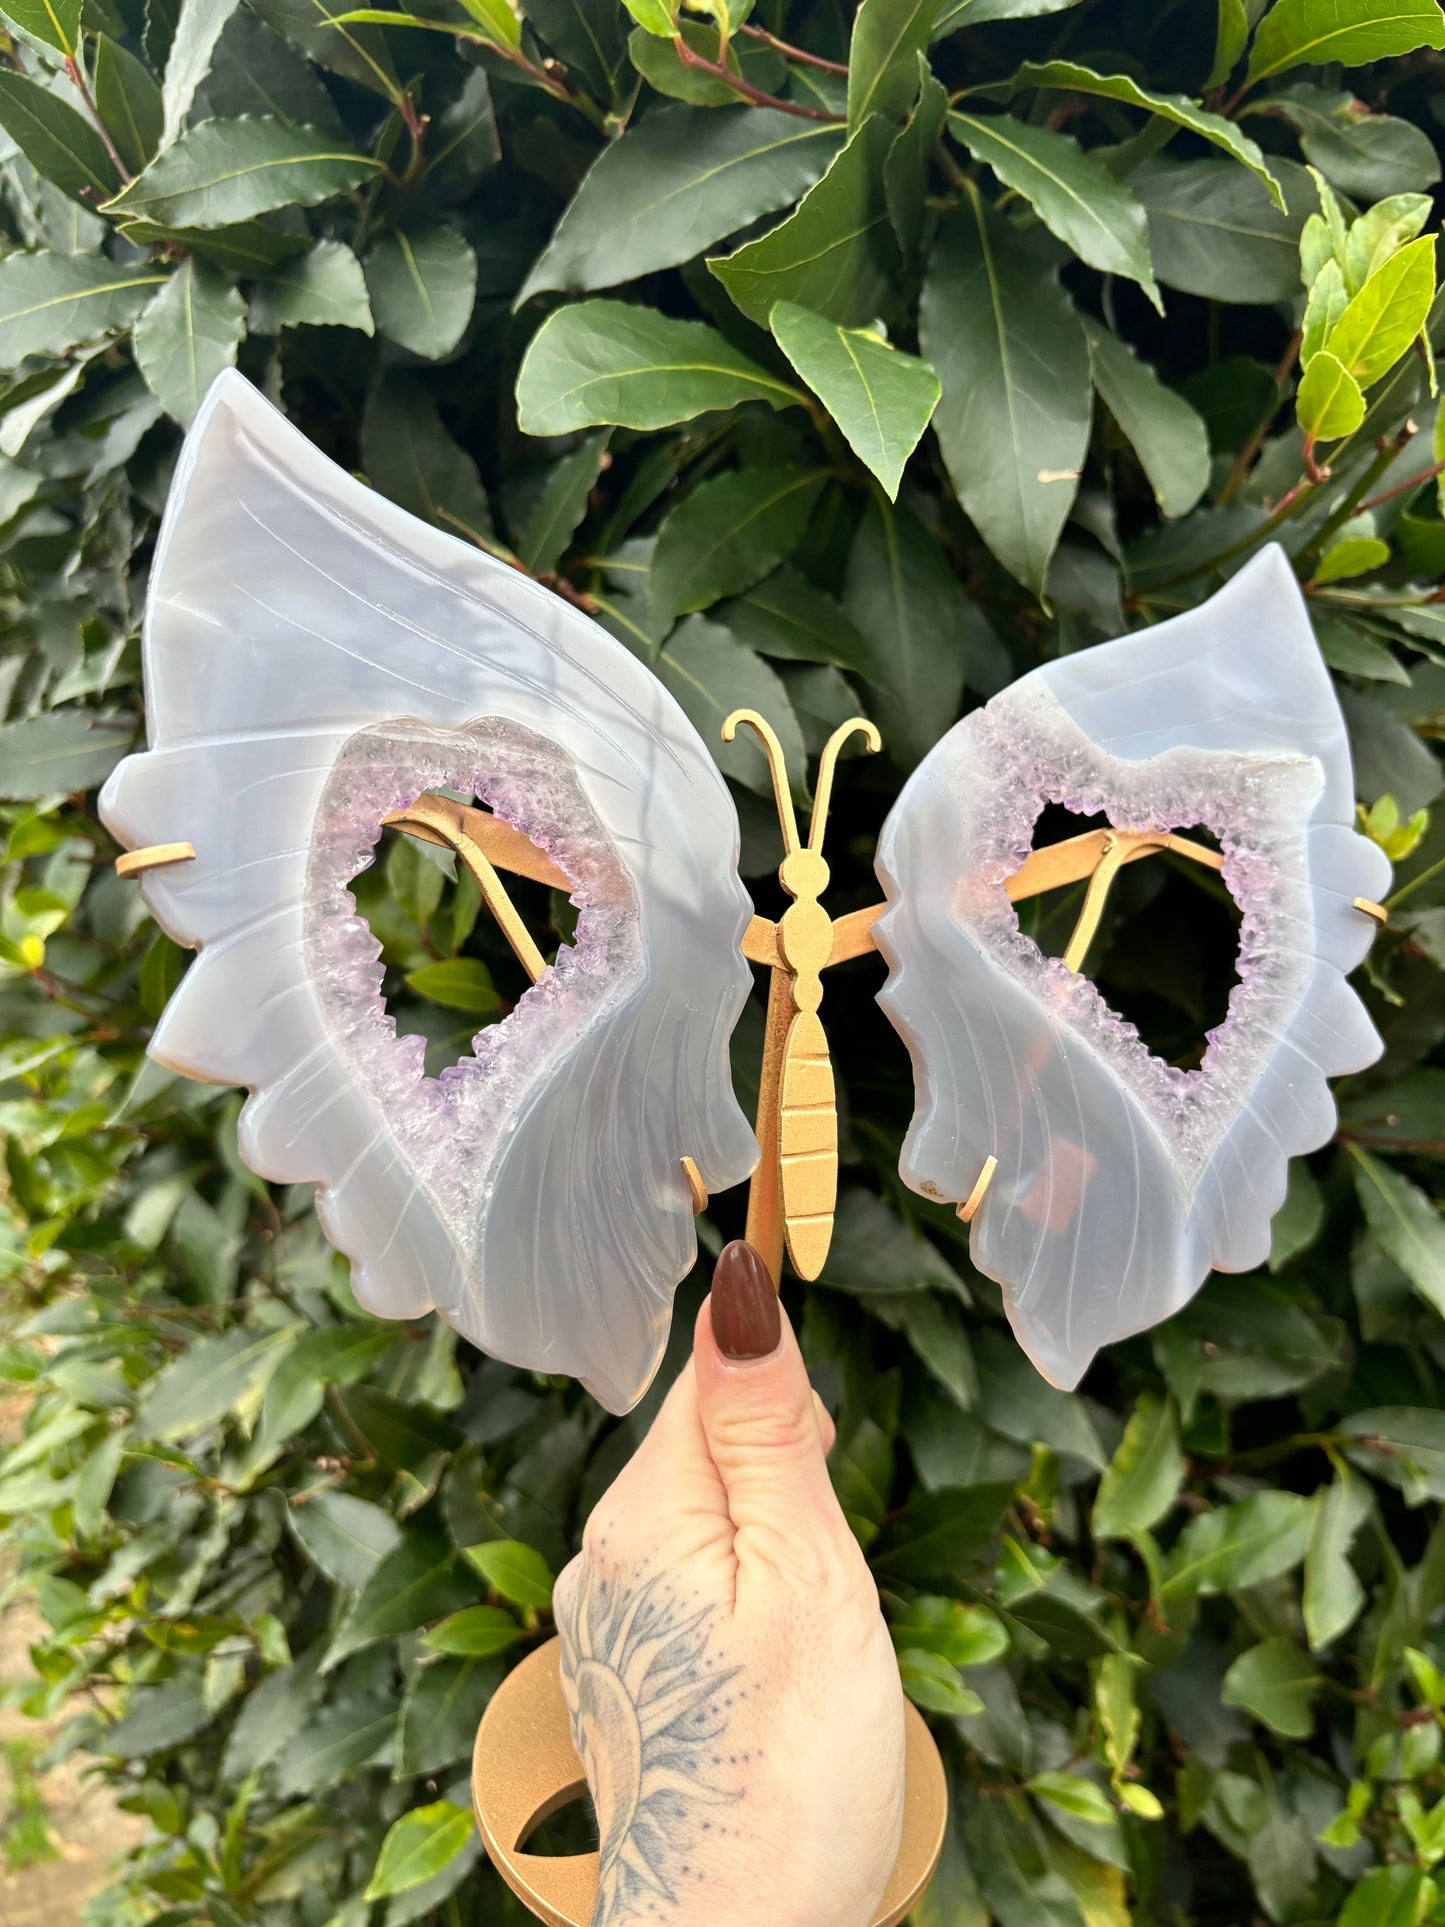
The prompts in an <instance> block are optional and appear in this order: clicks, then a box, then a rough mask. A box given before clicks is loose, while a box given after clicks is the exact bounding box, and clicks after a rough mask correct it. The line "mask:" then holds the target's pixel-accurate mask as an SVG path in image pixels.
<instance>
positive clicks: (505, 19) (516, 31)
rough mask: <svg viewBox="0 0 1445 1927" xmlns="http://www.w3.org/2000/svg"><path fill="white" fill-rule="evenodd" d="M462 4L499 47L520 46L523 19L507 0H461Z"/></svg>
mask: <svg viewBox="0 0 1445 1927" xmlns="http://www.w3.org/2000/svg"><path fill="white" fill-rule="evenodd" d="M461 4H462V5H463V6H464V7H465V8H466V10H467V12H468V13H469V14H470V15H471V16H472V18H473V20H475V21H476V23H477V25H478V26H479V27H480V28H481V29H482V31H483V32H484V33H486V34H488V35H489V36H490V37H491V38H492V39H493V40H494V41H495V42H496V43H497V45H498V46H499V47H513V48H516V47H520V46H521V44H522V19H521V15H520V14H519V13H517V12H515V11H514V10H513V9H512V8H511V7H510V6H508V4H507V0H461Z"/></svg>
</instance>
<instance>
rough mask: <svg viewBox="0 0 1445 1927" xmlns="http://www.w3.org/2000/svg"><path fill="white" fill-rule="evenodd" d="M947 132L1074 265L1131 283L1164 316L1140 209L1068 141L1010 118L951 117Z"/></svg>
mask: <svg viewBox="0 0 1445 1927" xmlns="http://www.w3.org/2000/svg"><path fill="white" fill-rule="evenodd" d="M948 131H949V132H950V133H951V134H952V135H953V137H954V139H955V140H957V141H959V142H961V144H962V145H963V146H964V147H966V148H967V149H968V151H969V153H970V154H972V155H973V157H974V159H975V160H978V161H982V162H984V164H985V165H986V166H988V167H991V168H992V169H993V171H994V173H995V174H996V175H997V176H998V178H999V180H1000V181H1002V183H1003V184H1004V186H1005V187H1011V188H1013V190H1014V191H1015V193H1018V194H1022V195H1023V197H1024V198H1025V200H1027V201H1028V202H1029V203H1030V204H1031V205H1032V207H1033V210H1034V212H1035V213H1036V214H1037V215H1038V217H1039V219H1040V220H1041V221H1042V222H1043V223H1044V226H1045V227H1047V228H1049V229H1050V230H1051V232H1053V233H1054V234H1056V235H1057V236H1058V237H1059V239H1060V240H1061V241H1062V242H1063V243H1064V245H1065V247H1067V248H1071V249H1072V250H1073V252H1074V253H1075V254H1077V255H1078V257H1079V259H1080V260H1081V261H1087V262H1088V263H1089V265H1090V267H1094V268H1098V269H1100V270H1101V272H1103V273H1105V274H1122V275H1127V276H1128V278H1129V279H1130V280H1131V281H1137V282H1138V283H1139V285H1140V287H1141V288H1143V290H1144V292H1145V294H1147V295H1148V297H1149V299H1150V300H1151V301H1152V302H1153V303H1154V305H1155V307H1156V308H1158V309H1159V311H1160V313H1161V314H1162V313H1163V306H1162V304H1161V302H1160V299H1159V289H1158V287H1157V286H1156V285H1155V281H1154V270H1153V268H1152V267H1151V265H1150V261H1149V224H1148V222H1147V220H1146V219H1145V216H1144V210H1143V208H1142V207H1140V205H1139V203H1138V202H1137V201H1136V200H1135V198H1134V196H1133V195H1132V194H1131V193H1130V191H1129V189H1128V188H1127V187H1125V186H1124V185H1123V184H1122V183H1121V182H1119V181H1117V180H1115V178H1114V176H1113V175H1112V174H1111V173H1110V172H1109V170H1108V168H1106V167H1105V166H1104V164H1103V162H1102V161H1099V160H1096V159H1095V158H1094V157H1093V156H1092V155H1091V154H1086V153H1085V152H1084V150H1083V148H1082V147H1080V145H1079V143H1078V142H1077V141H1076V140H1075V139H1074V138H1073V136H1072V135H1071V134H1063V133H1060V132H1058V131H1057V130H1056V129H1055V128H1052V127H1033V126H1030V125H1029V124H1028V123H1027V122H1026V121H1022V120H1017V119H1015V118H1014V116H1013V115H1011V114H993V115H989V116H987V117H980V116H979V115H977V114H965V113H961V112H958V111H956V110H955V111H954V112H952V113H950V114H949V116H948Z"/></svg>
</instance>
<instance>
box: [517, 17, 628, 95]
mask: <svg viewBox="0 0 1445 1927" xmlns="http://www.w3.org/2000/svg"><path fill="white" fill-rule="evenodd" d="M526 17H527V22H528V24H529V25H530V26H531V27H533V28H535V30H536V31H537V32H538V33H539V34H540V35H541V36H542V38H543V40H545V41H546V43H547V45H548V46H549V47H550V48H551V49H552V51H553V53H555V54H556V56H557V58H558V59H559V60H560V61H562V63H563V65H564V66H566V67H567V68H568V69H569V71H570V72H571V73H572V74H574V75H575V76H576V77H577V78H578V79H579V80H580V81H581V82H582V84H583V86H584V87H585V88H586V90H587V92H588V93H590V94H591V95H592V96H593V98H594V99H596V100H603V101H611V102H613V103H615V104H618V105H620V104H621V102H622V99H623V95H624V91H630V90H624V89H623V88H622V86H621V81H622V79H623V76H625V74H626V72H627V33H628V18H627V14H626V12H625V11H624V10H623V9H622V8H621V7H619V6H617V5H616V4H615V0H528V5H527V9H526ZM619 118H620V116H619Z"/></svg>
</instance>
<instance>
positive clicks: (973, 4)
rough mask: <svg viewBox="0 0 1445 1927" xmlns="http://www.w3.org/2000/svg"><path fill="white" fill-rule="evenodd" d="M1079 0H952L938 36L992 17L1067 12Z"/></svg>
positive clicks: (941, 18)
mask: <svg viewBox="0 0 1445 1927" xmlns="http://www.w3.org/2000/svg"><path fill="white" fill-rule="evenodd" d="M1078 5H1079V0H948V3H947V4H946V5H945V6H944V9H943V12H942V13H941V14H940V15H939V17H938V22H937V24H936V26H935V27H934V29H933V34H934V38H935V39H938V38H940V37H941V36H942V35H943V34H946V33H953V32H955V31H956V30H957V29H958V28H959V27H979V26H982V25H983V24H984V23H985V22H986V21H989V20H1030V19H1032V18H1034V16H1035V15H1037V14H1043V13H1067V12H1068V10H1069V9H1070V7H1077V6H1078Z"/></svg>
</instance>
